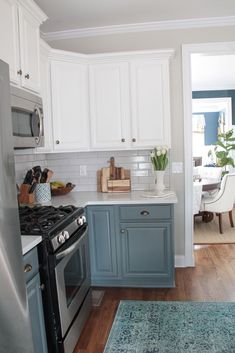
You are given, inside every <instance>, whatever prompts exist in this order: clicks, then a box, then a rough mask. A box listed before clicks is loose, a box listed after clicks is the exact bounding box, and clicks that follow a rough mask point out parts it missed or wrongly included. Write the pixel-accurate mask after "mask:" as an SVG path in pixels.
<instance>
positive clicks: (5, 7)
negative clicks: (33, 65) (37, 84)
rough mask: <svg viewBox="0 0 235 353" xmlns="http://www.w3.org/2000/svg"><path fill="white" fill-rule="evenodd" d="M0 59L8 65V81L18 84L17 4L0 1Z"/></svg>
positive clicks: (4, 0) (8, 0)
mask: <svg viewBox="0 0 235 353" xmlns="http://www.w3.org/2000/svg"><path fill="white" fill-rule="evenodd" d="M0 43H1V44H0V59H1V60H3V61H5V62H7V63H8V64H9V69H10V79H11V81H12V82H14V83H16V84H19V83H20V52H19V27H18V4H17V3H16V1H15V0H0Z"/></svg>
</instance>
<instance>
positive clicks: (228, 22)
mask: <svg viewBox="0 0 235 353" xmlns="http://www.w3.org/2000/svg"><path fill="white" fill-rule="evenodd" d="M222 26H235V16H228V17H208V18H192V19H186V20H173V21H158V22H144V23H132V24H123V25H113V26H104V27H91V28H77V29H71V30H66V31H56V32H47V33H44V32H41V36H42V38H43V39H45V40H46V41H48V42H50V41H54V40H60V39H71V38H83V37H95V36H104V35H110V34H120V33H131V32H146V31H165V30H174V29H187V28H203V27H222Z"/></svg>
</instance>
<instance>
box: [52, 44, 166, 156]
mask: <svg viewBox="0 0 235 353" xmlns="http://www.w3.org/2000/svg"><path fill="white" fill-rule="evenodd" d="M172 54H173V50H164V51H146V52H145V51H141V52H129V53H117V54H99V55H91V56H89V55H81V54H76V53H66V52H63V51H59V50H52V53H51V60H52V64H51V84H52V113H53V114H52V115H53V146H54V150H56V151H66V150H70V151H80V150H115V149H116V150H117V149H119V150H122V149H139V148H148V149H149V148H153V147H154V146H156V145H168V146H169V147H170V142H171V141H170V92H169V59H170V57H171V56H172Z"/></svg>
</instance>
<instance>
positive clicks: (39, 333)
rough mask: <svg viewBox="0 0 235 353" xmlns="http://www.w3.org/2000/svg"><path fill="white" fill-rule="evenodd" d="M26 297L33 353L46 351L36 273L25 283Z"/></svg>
mask: <svg viewBox="0 0 235 353" xmlns="http://www.w3.org/2000/svg"><path fill="white" fill-rule="evenodd" d="M27 298H28V305H29V313H30V320H31V328H32V335H33V344H34V352H35V353H47V343H46V333H45V326H44V316H43V307H42V297H41V290H40V278H39V274H37V275H36V276H35V277H33V279H32V280H31V281H29V282H28V283H27Z"/></svg>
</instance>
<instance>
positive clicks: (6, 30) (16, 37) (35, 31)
mask: <svg viewBox="0 0 235 353" xmlns="http://www.w3.org/2000/svg"><path fill="white" fill-rule="evenodd" d="M0 10H1V11H0V43H1V45H0V59H1V60H3V61H5V62H7V63H8V64H9V67H10V80H11V82H12V83H14V84H16V85H19V86H22V87H24V88H26V89H29V90H32V91H34V92H37V93H39V91H40V75H39V62H40V55H39V38H40V34H39V26H40V24H41V23H42V22H43V21H45V20H46V18H47V16H46V15H45V14H44V13H43V12H42V11H41V10H40V8H39V7H38V6H37V5H36V4H35V3H34V2H33V1H31V0H0Z"/></svg>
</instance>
